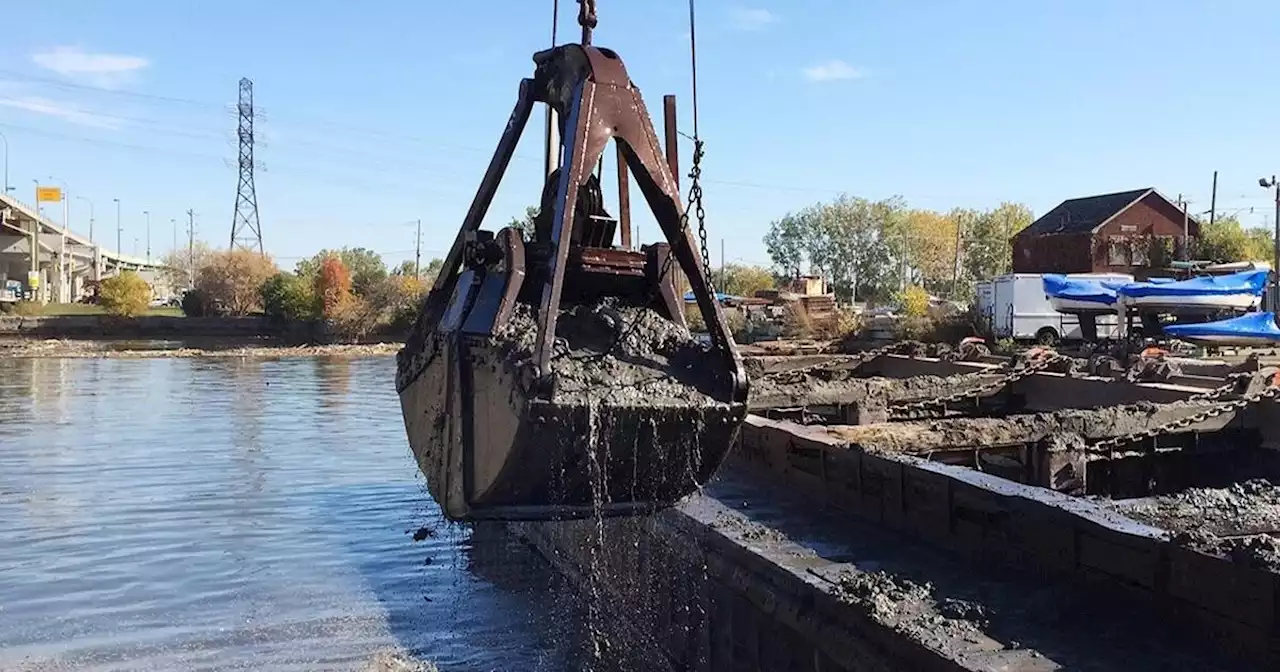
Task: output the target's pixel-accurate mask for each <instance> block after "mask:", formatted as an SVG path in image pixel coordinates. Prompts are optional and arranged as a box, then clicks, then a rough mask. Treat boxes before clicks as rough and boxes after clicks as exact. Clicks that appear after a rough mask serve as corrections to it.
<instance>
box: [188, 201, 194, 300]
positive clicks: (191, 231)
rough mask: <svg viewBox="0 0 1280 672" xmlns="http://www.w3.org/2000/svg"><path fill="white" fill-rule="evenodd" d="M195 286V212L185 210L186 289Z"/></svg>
mask: <svg viewBox="0 0 1280 672" xmlns="http://www.w3.org/2000/svg"><path fill="white" fill-rule="evenodd" d="M195 286H196V212H195V210H190V209H188V210H187V289H193V288H195Z"/></svg>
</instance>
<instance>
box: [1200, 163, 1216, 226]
mask: <svg viewBox="0 0 1280 672" xmlns="http://www.w3.org/2000/svg"><path fill="white" fill-rule="evenodd" d="M1211 193H1212V196H1210V197H1209V226H1213V222H1214V221H1215V220H1214V216H1215V215H1216V214H1217V212H1218V171H1216V170H1215V171H1213V191H1212V192H1211ZM1202 235H1203V234H1202Z"/></svg>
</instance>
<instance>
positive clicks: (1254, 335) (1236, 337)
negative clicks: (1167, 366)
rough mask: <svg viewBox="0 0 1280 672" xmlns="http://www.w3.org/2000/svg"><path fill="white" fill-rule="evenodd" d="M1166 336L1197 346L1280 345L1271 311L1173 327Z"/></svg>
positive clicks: (1169, 327) (1278, 334) (1279, 328)
mask: <svg viewBox="0 0 1280 672" xmlns="http://www.w3.org/2000/svg"><path fill="white" fill-rule="evenodd" d="M1164 333H1165V334H1166V335H1168V336H1172V337H1173V338H1176V339H1178V340H1180V341H1186V342H1188V343H1195V344H1197V345H1236V346H1266V345H1276V344H1280V327H1277V326H1276V314H1275V313H1272V312H1259V313H1247V314H1245V315H1241V316H1239V317H1232V318H1230V319H1226V320H1217V321H1215V322H1201V323H1199V324H1174V325H1169V326H1167V327H1165V328H1164Z"/></svg>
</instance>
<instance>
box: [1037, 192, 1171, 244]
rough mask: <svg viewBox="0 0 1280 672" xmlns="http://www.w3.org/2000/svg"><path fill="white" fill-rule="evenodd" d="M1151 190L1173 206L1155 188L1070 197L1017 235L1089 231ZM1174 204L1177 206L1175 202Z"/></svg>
mask: <svg viewBox="0 0 1280 672" xmlns="http://www.w3.org/2000/svg"><path fill="white" fill-rule="evenodd" d="M1151 193H1154V194H1155V195H1156V196H1158V197H1160V198H1161V199H1163V200H1165V201H1166V202H1168V203H1169V204H1170V205H1173V202H1172V201H1169V199H1167V198H1165V197H1164V196H1163V195H1162V194H1161V193H1160V192H1158V191H1156V190H1155V188H1154V187H1146V188H1144V189H1133V190H1131V191H1119V192H1116V193H1114V194H1100V195H1098V196H1086V197H1084V198H1073V199H1071V200H1067V201H1063V202H1062V203H1059V204H1058V207H1056V208H1054V209H1052V210H1050V211H1049V212H1046V213H1044V215H1043V216H1041V217H1040V218H1039V219H1037V220H1036V221H1034V222H1032V223H1031V226H1028V227H1027V228H1025V229H1023V230H1021V231H1019V232H1018V234H1017V235H1019V236H1022V235H1033V236H1043V235H1049V234H1055V233H1089V232H1091V231H1093V230H1094V229H1097V228H1098V227H1099V226H1102V225H1103V224H1106V223H1107V222H1108V221H1110V220H1111V218H1113V217H1115V216H1116V215H1118V214H1120V213H1121V212H1123V211H1124V210H1125V209H1126V208H1128V207H1129V206H1130V205H1133V204H1134V203H1136V202H1137V201H1138V200H1140V199H1142V198H1143V197H1145V196H1146V195H1147V194H1151ZM1174 207H1178V206H1176V205H1174ZM1179 209H1181V208H1179Z"/></svg>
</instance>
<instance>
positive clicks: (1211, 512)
mask: <svg viewBox="0 0 1280 672" xmlns="http://www.w3.org/2000/svg"><path fill="white" fill-rule="evenodd" d="M1112 506H1114V507H1115V508H1116V509H1118V510H1119V511H1121V512H1122V513H1123V514H1124V515H1125V516H1128V517H1129V518H1132V519H1134V520H1137V521H1139V522H1142V523H1146V524H1148V525H1154V526H1156V527H1160V528H1162V529H1165V530H1168V531H1169V532H1172V533H1173V542H1174V543H1175V544H1178V545H1179V546H1182V547H1184V548H1189V549H1192V550H1195V551H1199V552H1201V553H1205V554H1208V555H1213V556H1216V557H1219V558H1224V559H1227V560H1230V561H1231V562H1233V563H1236V564H1240V565H1244V566H1247V567H1252V568H1254V569H1259V570H1263V571H1268V572H1280V539H1278V538H1276V536H1275V535H1280V486H1276V485H1274V484H1272V483H1271V482H1270V481H1268V480H1266V479H1253V480H1249V481H1245V482H1243V483H1236V484H1233V485H1231V486H1230V487H1226V488H1191V489H1189V490H1185V491H1183V492H1180V493H1177V494H1173V495H1163V496H1159V497H1151V498H1146V499H1139V500H1130V501H1119V502H1114V503H1112Z"/></svg>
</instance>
